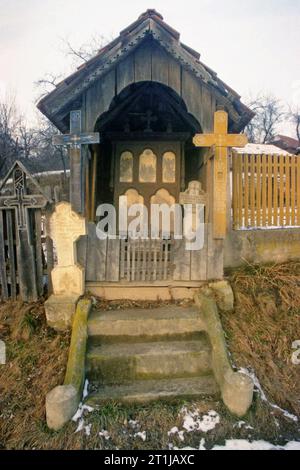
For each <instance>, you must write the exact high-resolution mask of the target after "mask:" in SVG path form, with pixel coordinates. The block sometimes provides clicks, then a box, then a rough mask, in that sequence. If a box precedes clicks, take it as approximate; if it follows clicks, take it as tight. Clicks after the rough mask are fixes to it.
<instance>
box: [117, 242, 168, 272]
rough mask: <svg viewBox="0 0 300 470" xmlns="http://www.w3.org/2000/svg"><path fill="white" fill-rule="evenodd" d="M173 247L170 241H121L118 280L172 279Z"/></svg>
mask: <svg viewBox="0 0 300 470" xmlns="http://www.w3.org/2000/svg"><path fill="white" fill-rule="evenodd" d="M173 245H174V243H173V240H172V239H166V240H164V239H157V240H151V239H148V240H142V239H138V240H121V244H120V279H126V280H127V281H167V280H170V279H172V275H173V270H174V251H173Z"/></svg>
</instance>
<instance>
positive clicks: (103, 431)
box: [99, 429, 110, 441]
mask: <svg viewBox="0 0 300 470" xmlns="http://www.w3.org/2000/svg"><path fill="white" fill-rule="evenodd" d="M99 436H100V437H103V438H104V439H105V440H106V441H108V440H109V439H110V435H109V433H108V431H106V429H102V431H100V432H99Z"/></svg>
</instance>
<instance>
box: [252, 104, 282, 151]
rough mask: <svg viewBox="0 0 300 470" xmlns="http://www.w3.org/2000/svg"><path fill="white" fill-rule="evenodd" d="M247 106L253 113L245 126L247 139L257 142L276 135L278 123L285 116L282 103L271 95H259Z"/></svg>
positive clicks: (268, 140) (261, 142)
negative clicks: (252, 116)
mask: <svg viewBox="0 0 300 470" xmlns="http://www.w3.org/2000/svg"><path fill="white" fill-rule="evenodd" d="M248 106H249V108H250V109H252V111H253V112H254V113H255V116H254V118H253V119H252V121H251V122H250V123H249V124H248V125H247V127H246V133H247V135H248V138H249V141H250V142H252V143H259V144H265V143H267V142H270V141H271V140H272V139H273V138H274V137H275V135H276V130H277V126H278V124H280V123H281V122H282V121H283V120H284V118H285V117H286V112H285V110H284V107H283V105H282V103H281V102H280V100H279V99H277V98H276V97H275V96H273V95H259V96H258V97H257V98H255V99H252V100H251V101H250V102H249V103H248Z"/></svg>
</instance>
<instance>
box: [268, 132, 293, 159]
mask: <svg viewBox="0 0 300 470" xmlns="http://www.w3.org/2000/svg"><path fill="white" fill-rule="evenodd" d="M269 143H270V144H272V145H275V146H276V147H278V148H280V149H282V150H286V151H287V152H288V153H292V154H294V155H298V154H299V153H300V142H299V141H298V140H297V139H294V138H293V137H288V136H287V135H281V134H278V135H276V136H275V137H274V139H273V140H272V141H270V142H269Z"/></svg>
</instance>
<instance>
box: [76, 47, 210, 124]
mask: <svg viewBox="0 0 300 470" xmlns="http://www.w3.org/2000/svg"><path fill="white" fill-rule="evenodd" d="M143 81H154V82H158V83H162V84H163V85H166V86H169V87H170V88H172V89H173V90H174V91H176V93H178V95H179V96H181V97H182V98H183V100H184V101H185V104H186V106H187V109H188V112H189V113H191V114H193V116H194V117H195V118H196V119H197V120H198V122H199V123H200V125H201V127H202V130H203V132H210V131H212V128H213V115H214V112H215V110H216V99H215V97H214V95H213V94H212V93H211V91H210V89H209V87H208V86H207V85H206V84H205V83H203V82H201V81H200V79H197V78H196V77H195V76H194V75H193V74H192V73H191V72H190V71H188V70H186V69H185V68H184V67H183V66H182V65H180V64H179V63H178V62H177V61H176V60H175V59H174V58H173V57H172V56H171V55H169V54H168V53H167V52H166V51H165V50H164V49H163V48H162V47H160V46H159V45H156V44H152V43H151V42H149V41H148V42H147V41H146V42H145V43H144V44H142V45H141V46H140V47H138V48H137V49H136V50H135V52H133V53H132V54H130V55H129V56H128V57H126V58H125V59H124V60H122V61H121V62H120V63H119V64H118V65H117V66H116V67H115V68H114V69H112V70H111V71H110V72H108V73H107V74H106V75H105V76H104V77H102V78H101V79H100V80H99V81H97V82H96V83H95V84H93V85H92V86H91V87H90V88H89V89H88V90H87V91H86V94H85V98H84V100H83V103H84V104H83V106H84V108H85V109H83V112H84V113H85V117H86V119H85V124H84V125H85V130H86V131H93V130H94V128H95V124H96V121H97V119H98V118H99V116H100V115H101V114H103V113H104V112H106V111H108V109H109V106H110V104H111V102H112V100H113V98H114V97H115V96H116V95H117V94H119V93H120V92H121V91H122V90H124V88H126V87H127V86H128V85H131V84H133V83H138V82H143Z"/></svg>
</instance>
